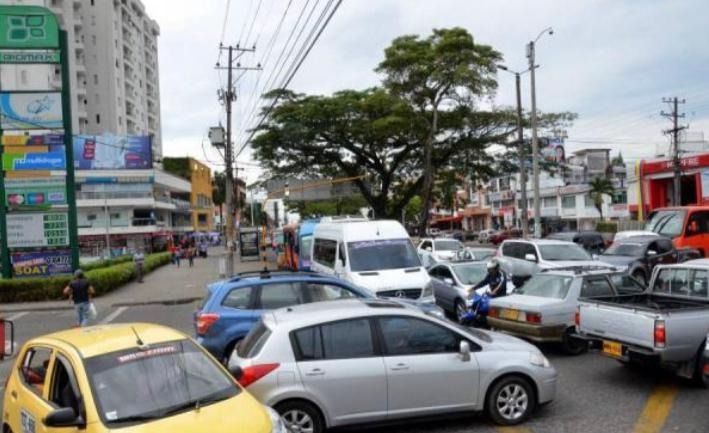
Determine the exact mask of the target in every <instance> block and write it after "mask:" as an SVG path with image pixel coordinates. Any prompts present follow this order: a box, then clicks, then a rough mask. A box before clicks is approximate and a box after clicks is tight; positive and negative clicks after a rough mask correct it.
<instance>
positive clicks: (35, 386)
mask: <svg viewBox="0 0 709 433" xmlns="http://www.w3.org/2000/svg"><path fill="white" fill-rule="evenodd" d="M51 356H52V351H51V350H50V349H47V348H44V347H35V348H32V349H30V350H28V351H27V353H26V354H25V359H24V360H23V361H22V367H20V369H21V370H20V376H21V377H22V380H23V381H24V382H25V384H26V385H28V387H29V389H31V390H32V391H33V392H34V393H36V394H38V395H40V396H41V395H42V390H43V389H44V385H45V382H46V379H47V369H48V368H49V359H50V358H51Z"/></svg>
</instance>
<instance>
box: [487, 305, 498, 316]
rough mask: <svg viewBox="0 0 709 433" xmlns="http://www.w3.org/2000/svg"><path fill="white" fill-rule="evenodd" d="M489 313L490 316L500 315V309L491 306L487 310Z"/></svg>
mask: <svg viewBox="0 0 709 433" xmlns="http://www.w3.org/2000/svg"><path fill="white" fill-rule="evenodd" d="M487 315H488V317H499V316H500V310H498V309H497V308H494V307H493V308H490V309H489V310H487Z"/></svg>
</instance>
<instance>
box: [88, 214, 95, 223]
mask: <svg viewBox="0 0 709 433" xmlns="http://www.w3.org/2000/svg"><path fill="white" fill-rule="evenodd" d="M86 220H87V221H96V215H94V214H92V215H86Z"/></svg>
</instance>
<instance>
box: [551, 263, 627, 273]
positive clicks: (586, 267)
mask: <svg viewBox="0 0 709 433" xmlns="http://www.w3.org/2000/svg"><path fill="white" fill-rule="evenodd" d="M622 270H623V269H622V268H618V267H616V266H591V265H578V266H560V267H558V268H547V269H542V270H541V271H540V272H555V271H572V272H573V273H574V274H575V275H579V274H582V273H584V272H593V271H607V272H618V271H622Z"/></svg>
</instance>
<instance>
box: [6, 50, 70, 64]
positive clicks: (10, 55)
mask: <svg viewBox="0 0 709 433" xmlns="http://www.w3.org/2000/svg"><path fill="white" fill-rule="evenodd" d="M60 60H61V58H60V57H59V50H51V51H2V52H0V64H1V63H5V64H11V65H13V64H14V65H18V64H43V63H59V62H60Z"/></svg>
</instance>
